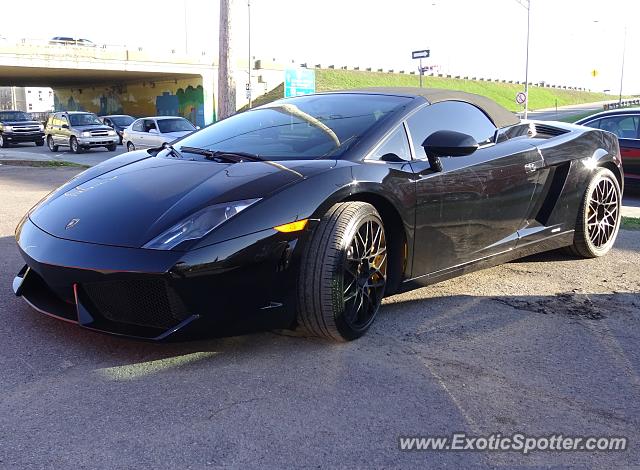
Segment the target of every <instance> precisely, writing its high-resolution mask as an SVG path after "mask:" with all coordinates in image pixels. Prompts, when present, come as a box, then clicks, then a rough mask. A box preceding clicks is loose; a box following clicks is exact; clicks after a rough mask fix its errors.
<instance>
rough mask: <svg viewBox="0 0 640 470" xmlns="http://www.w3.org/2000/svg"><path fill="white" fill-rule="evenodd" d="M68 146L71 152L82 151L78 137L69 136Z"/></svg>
mask: <svg viewBox="0 0 640 470" xmlns="http://www.w3.org/2000/svg"><path fill="white" fill-rule="evenodd" d="M69 148H70V149H71V151H72V152H73V153H82V152H83V149H82V147H80V144H78V139H76V138H75V137H71V139H69Z"/></svg>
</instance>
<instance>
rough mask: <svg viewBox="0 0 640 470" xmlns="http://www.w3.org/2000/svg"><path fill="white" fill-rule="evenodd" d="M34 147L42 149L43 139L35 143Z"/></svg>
mask: <svg viewBox="0 0 640 470" xmlns="http://www.w3.org/2000/svg"><path fill="white" fill-rule="evenodd" d="M35 144H36V147H42V146H43V145H44V139H40V140H36V141H35Z"/></svg>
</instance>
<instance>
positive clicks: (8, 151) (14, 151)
mask: <svg viewBox="0 0 640 470" xmlns="http://www.w3.org/2000/svg"><path fill="white" fill-rule="evenodd" d="M126 151H127V149H126V148H125V147H124V146H122V145H118V148H117V149H116V150H115V151H113V152H109V151H108V150H107V149H106V148H104V147H98V148H94V149H90V150H87V151H85V152H83V153H73V152H71V151H70V150H69V149H68V148H66V147H60V149H59V151H58V152H52V151H51V150H49V148H48V147H47V146H46V145H45V146H43V147H36V146H35V145H34V144H32V143H30V142H25V143H21V144H15V145H12V146H11V147H7V148H0V162H1V161H2V160H31V161H54V162H72V163H77V164H79V165H87V166H93V165H97V164H98V163H101V162H103V161H105V160H107V159H109V158H111V157H115V156H116V155H120V154H121V153H124V152H126Z"/></svg>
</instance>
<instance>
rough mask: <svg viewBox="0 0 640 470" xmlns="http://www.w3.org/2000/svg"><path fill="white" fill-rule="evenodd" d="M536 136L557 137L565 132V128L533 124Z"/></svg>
mask: <svg viewBox="0 0 640 470" xmlns="http://www.w3.org/2000/svg"><path fill="white" fill-rule="evenodd" d="M535 129H536V137H547V138H548V137H557V136H559V135H562V134H566V133H567V132H569V131H567V130H564V129H561V128H559V127H553V126H549V125H547V124H535Z"/></svg>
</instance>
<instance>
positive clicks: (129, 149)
mask: <svg viewBox="0 0 640 470" xmlns="http://www.w3.org/2000/svg"><path fill="white" fill-rule="evenodd" d="M135 149H136V146H135V145H133V142H127V152H133V151H134V150H135Z"/></svg>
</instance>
